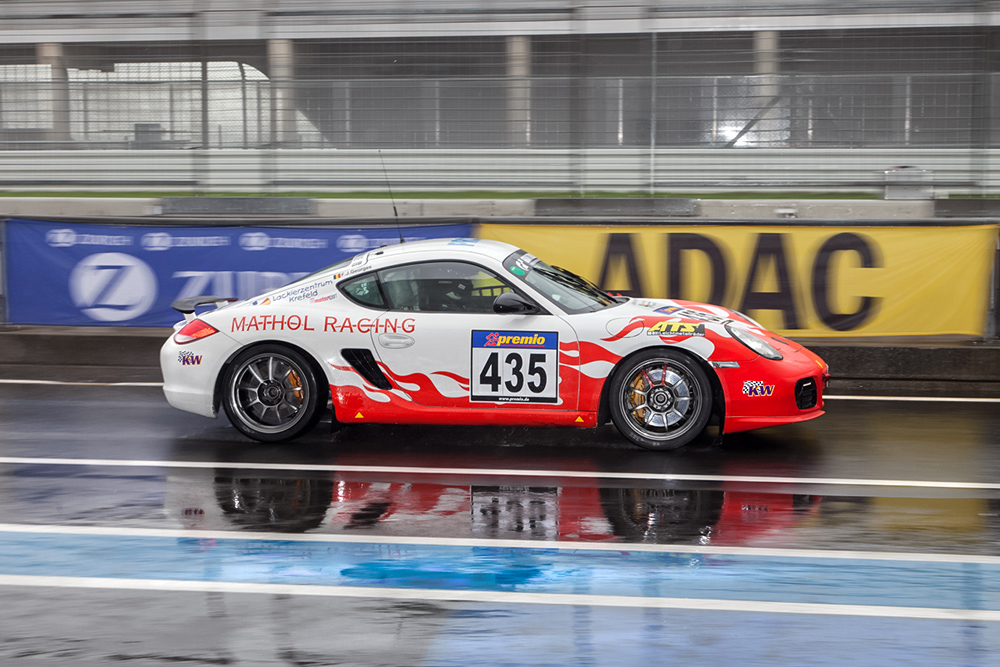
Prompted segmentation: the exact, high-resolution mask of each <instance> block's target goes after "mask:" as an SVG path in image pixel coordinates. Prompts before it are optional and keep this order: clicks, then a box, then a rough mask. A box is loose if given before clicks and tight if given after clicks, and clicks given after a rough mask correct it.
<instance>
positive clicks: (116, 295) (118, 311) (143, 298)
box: [69, 252, 157, 322]
mask: <svg viewBox="0 0 1000 667" xmlns="http://www.w3.org/2000/svg"><path fill="white" fill-rule="evenodd" d="M156 292H157V288H156V275H155V274H154V273H153V270H152V269H151V268H149V265H148V264H146V263H145V262H143V261H142V260H141V259H138V258H136V257H133V256H132V255H126V254H124V253H120V252H102V253H98V254H96V255H90V256H89V257H85V258H84V259H82V260H80V262H79V263H78V264H77V265H76V266H75V267H73V271H72V272H70V275H69V293H70V297H71V298H72V299H73V303H74V304H75V305H76V307H77V308H79V309H80V310H81V311H82V312H83V314H85V315H86V316H87V317H89V318H91V319H93V320H97V321H99V322H124V321H126V320H131V319H135V318H136V317H139V316H140V315H142V314H143V313H145V312H146V311H147V310H149V309H150V307H151V306H152V305H153V303H154V302H155V301H156Z"/></svg>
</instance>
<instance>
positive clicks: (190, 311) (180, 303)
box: [170, 296, 239, 322]
mask: <svg viewBox="0 0 1000 667" xmlns="http://www.w3.org/2000/svg"><path fill="white" fill-rule="evenodd" d="M233 301H239V299H237V298H236V297H223V296H189V297H187V298H184V299H177V301H174V302H173V303H172V304H170V306H171V307H172V308H173V309H174V310H176V311H177V312H178V313H181V314H182V315H184V320H185V321H186V322H190V321H191V320H193V319H194V310H195V308H197V307H198V306H207V305H215V307H216V308H218V307H220V306H223V305H225V304H227V303H232V302H233Z"/></svg>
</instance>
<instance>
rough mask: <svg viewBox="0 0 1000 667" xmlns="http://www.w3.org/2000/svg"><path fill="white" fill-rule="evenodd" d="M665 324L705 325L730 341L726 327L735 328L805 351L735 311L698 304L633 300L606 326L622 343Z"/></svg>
mask: <svg viewBox="0 0 1000 667" xmlns="http://www.w3.org/2000/svg"><path fill="white" fill-rule="evenodd" d="M609 314H610V313H609ZM661 321H670V322H685V323H691V324H696V325H697V324H705V325H706V326H707V327H708V328H711V329H714V330H715V331H716V332H718V333H719V334H720V335H722V336H726V337H729V334H728V333H725V325H726V324H732V325H734V326H738V327H741V328H744V329H749V330H750V331H753V332H754V333H756V334H758V335H761V336H764V337H767V338H771V339H772V340H775V341H778V342H780V343H782V345H783V346H786V347H788V348H791V349H792V350H799V349H801V348H802V346H801V345H800V344H798V343H796V342H794V341H791V340H788V339H786V338H784V337H782V336H779V335H778V334H776V333H774V332H772V331H769V330H767V329H765V328H764V327H762V326H760V324H758V323H757V322H755V321H753V320H751V319H750V318H748V317H746V316H744V315H743V314H741V313H738V312H737V311H735V310H731V309H729V308H724V307H723V306H714V305H709V304H706V303H699V302H696V301H682V300H678V299H629V300H628V301H627V302H626V303H623V304H622V305H621V306H619V307H618V308H615V309H614V315H613V317H611V318H610V319H609V320H608V321H607V323H606V326H607V331H608V333H609V334H610V335H611V336H612V338H615V339H620V338H629V337H631V336H637V335H639V334H640V333H641V332H642V331H644V330H646V329H647V328H649V327H651V326H654V325H655V324H656V323H657V322H661Z"/></svg>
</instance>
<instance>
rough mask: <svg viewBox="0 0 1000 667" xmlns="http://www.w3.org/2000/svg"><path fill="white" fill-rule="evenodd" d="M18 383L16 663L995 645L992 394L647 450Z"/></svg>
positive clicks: (8, 476)
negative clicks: (315, 428) (255, 412)
mask: <svg viewBox="0 0 1000 667" xmlns="http://www.w3.org/2000/svg"><path fill="white" fill-rule="evenodd" d="M126 392H127V393H126ZM0 398H3V399H4V400H3V402H2V403H0V404H2V405H4V406H5V409H4V410H3V411H0V420H2V426H3V428H2V429H0V508H2V509H3V510H4V515H5V517H7V519H6V521H5V523H3V524H2V525H0V535H2V539H0V596H3V600H4V601H5V602H8V603H9V604H4V605H0V640H2V641H0V658H2V659H3V662H4V664H15V665H18V664H32V662H31V661H36V664H37V663H38V661H40V662H41V664H61V663H66V664H69V663H72V664H74V665H77V664H83V665H87V664H95V665H96V664H107V663H108V662H110V661H129V662H130V664H142V665H145V664H149V665H153V664H163V662H164V661H175V662H176V661H184V662H191V663H193V664H199V663H208V664H363V665H381V664H387V665H389V664H392V665H395V664H406V665H460V664H461V665H467V664H483V665H539V664H553V665H555V664H560V665H561V664H638V663H640V662H641V663H644V664H649V663H653V664H657V663H660V662H663V661H664V660H667V659H669V660H671V661H678V660H679V661H683V662H684V663H685V664H706V665H707V664H718V663H720V662H721V663H729V662H739V663H740V664H796V665H798V664H803V663H810V664H822V665H833V664H838V665H839V664H843V663H844V662H847V661H851V662H854V663H858V664H872V665H875V664H879V665H881V664H886V663H893V662H906V663H908V664H928V665H931V664H969V665H989V664H995V663H994V661H995V656H996V655H998V654H1000V554H998V551H1000V546H998V544H1000V516H998V515H1000V503H998V498H1000V484H998V483H997V482H996V480H997V478H998V475H997V472H998V471H1000V447H998V446H997V445H998V444H1000V416H998V412H1000V411H997V410H996V404H994V403H930V402H922V403H907V402H866V401H841V402H837V401H831V402H830V404H829V406H828V408H829V414H828V415H827V416H826V417H824V418H823V419H821V420H818V421H815V422H810V423H808V424H802V425H796V426H790V427H781V428H777V429H771V430H768V431H764V432H761V433H758V434H748V435H742V436H736V437H727V438H725V439H724V441H723V442H722V443H721V444H720V443H716V442H712V441H711V439H708V440H707V441H706V442H703V443H701V444H699V445H698V446H696V447H694V448H691V449H689V450H682V451H678V452H671V453H651V452H645V451H640V450H637V449H635V448H632V447H631V446H629V445H628V444H626V443H624V442H623V441H622V440H621V439H620V438H618V437H617V435H616V434H615V433H614V432H613V431H611V430H609V429H598V430H596V431H566V430H552V429H475V428H416V427H391V426H363V427H349V428H345V429H342V430H340V431H337V432H335V433H333V434H330V433H325V434H323V433H317V434H316V435H315V436H313V437H310V438H309V439H306V440H304V441H303V442H301V443H299V444H297V445H295V446H292V447H288V446H283V447H276V446H263V445H248V444H247V443H246V442H244V441H241V440H239V439H238V438H237V437H234V435H233V433H232V430H231V429H228V428H226V427H225V425H224V424H219V423H217V422H212V421H210V420H203V419H200V418H196V417H190V418H187V417H184V418H180V419H178V418H176V416H175V415H174V414H173V413H172V412H169V408H168V407H166V406H165V404H162V399H161V398H160V397H159V396H157V395H156V393H155V392H154V391H151V390H145V389H131V390H126V389H123V388H45V389H44V391H42V390H41V389H40V388H35V387H28V388H19V389H18V390H17V391H16V392H14V391H12V390H11V389H10V388H8V387H0ZM123 406H124V407H123ZM52 414H59V415H61V416H62V417H63V419H61V420H52V418H51V415H52ZM109 423H113V424H115V428H113V429H108V428H107V424H109Z"/></svg>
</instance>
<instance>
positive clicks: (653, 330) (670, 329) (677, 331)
mask: <svg viewBox="0 0 1000 667" xmlns="http://www.w3.org/2000/svg"><path fill="white" fill-rule="evenodd" d="M646 334H647V335H649V336H664V337H669V336H704V335H705V325H704V324H691V323H689V322H657V323H656V324H654V325H653V326H651V327H649V331H647V332H646Z"/></svg>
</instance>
